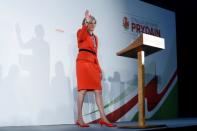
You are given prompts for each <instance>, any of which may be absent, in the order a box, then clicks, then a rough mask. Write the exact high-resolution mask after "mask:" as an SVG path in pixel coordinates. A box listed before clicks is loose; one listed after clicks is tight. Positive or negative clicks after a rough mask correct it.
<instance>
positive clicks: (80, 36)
mask: <svg viewBox="0 0 197 131" xmlns="http://www.w3.org/2000/svg"><path fill="white" fill-rule="evenodd" d="M87 29H88V27H87V26H85V25H83V26H82V28H81V29H79V30H78V32H77V40H78V43H81V42H82V41H84V40H85V39H86V37H87V36H88V31H87Z"/></svg>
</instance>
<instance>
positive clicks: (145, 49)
mask: <svg viewBox="0 0 197 131" xmlns="http://www.w3.org/2000/svg"><path fill="white" fill-rule="evenodd" d="M163 49H165V43H164V38H161V37H156V36H153V35H148V34H144V33H142V34H141V35H140V36H139V37H138V38H137V39H136V40H134V42H132V43H131V44H130V45H129V46H128V47H126V48H124V49H122V50H120V51H119V52H117V55H118V56H124V57H130V58H137V62H138V105H139V114H138V125H137V126H122V127H120V128H151V127H155V125H146V124H145V107H144V106H145V98H144V94H145V93H144V60H145V56H148V55H151V54H153V53H155V52H158V51H160V50H163ZM160 126H164V125H160ZM157 127H158V126H157Z"/></svg>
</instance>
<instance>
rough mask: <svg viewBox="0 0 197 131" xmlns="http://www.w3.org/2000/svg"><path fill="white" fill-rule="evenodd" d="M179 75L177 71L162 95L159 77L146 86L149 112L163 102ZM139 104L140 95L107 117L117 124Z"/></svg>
mask: <svg viewBox="0 0 197 131" xmlns="http://www.w3.org/2000/svg"><path fill="white" fill-rule="evenodd" d="M176 75H177V70H176V71H175V72H174V74H173V76H172V77H171V79H170V81H169V82H168V84H167V85H166V86H165V87H164V89H163V90H162V92H161V93H159V94H158V93H157V82H158V79H157V76H155V77H154V78H153V79H152V80H151V81H150V82H149V83H148V84H147V85H146V86H145V98H146V99H147V105H148V111H152V110H153V109H154V108H155V107H156V106H157V104H158V103H159V102H160V101H161V99H162V98H163V96H164V95H165V94H166V92H167V91H168V89H169V87H170V85H171V84H172V82H173V81H174V79H175V78H176ZM137 102H138V95H136V96H135V97H133V98H132V99H131V100H129V101H128V102H127V103H126V104H124V105H123V106H121V107H120V108H118V109H116V110H115V111H113V112H111V113H110V114H108V115H107V116H106V117H107V118H108V119H109V120H110V121H111V122H116V121H117V120H118V119H120V118H121V117H122V116H124V115H125V114H126V113H127V112H128V111H129V110H131V108H133V107H134V106H135V105H136V104H137ZM98 120H99V119H97V120H94V121H92V122H90V123H97V122H98Z"/></svg>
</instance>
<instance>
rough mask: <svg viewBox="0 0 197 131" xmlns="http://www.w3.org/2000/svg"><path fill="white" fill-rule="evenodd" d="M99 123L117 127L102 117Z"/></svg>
mask: <svg viewBox="0 0 197 131" xmlns="http://www.w3.org/2000/svg"><path fill="white" fill-rule="evenodd" d="M98 123H99V124H100V125H101V126H102V125H105V126H107V127H116V125H115V124H112V123H108V122H106V121H104V120H103V119H100V120H99V122H98Z"/></svg>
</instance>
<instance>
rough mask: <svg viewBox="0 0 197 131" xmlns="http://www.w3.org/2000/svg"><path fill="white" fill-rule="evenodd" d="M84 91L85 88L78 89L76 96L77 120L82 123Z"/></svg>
mask: <svg viewBox="0 0 197 131" xmlns="http://www.w3.org/2000/svg"><path fill="white" fill-rule="evenodd" d="M86 92H87V91H86V90H80V91H78V96H77V111H78V118H77V121H78V122H79V123H80V124H84V120H83V117H82V108H83V101H84V97H85V94H86Z"/></svg>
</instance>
